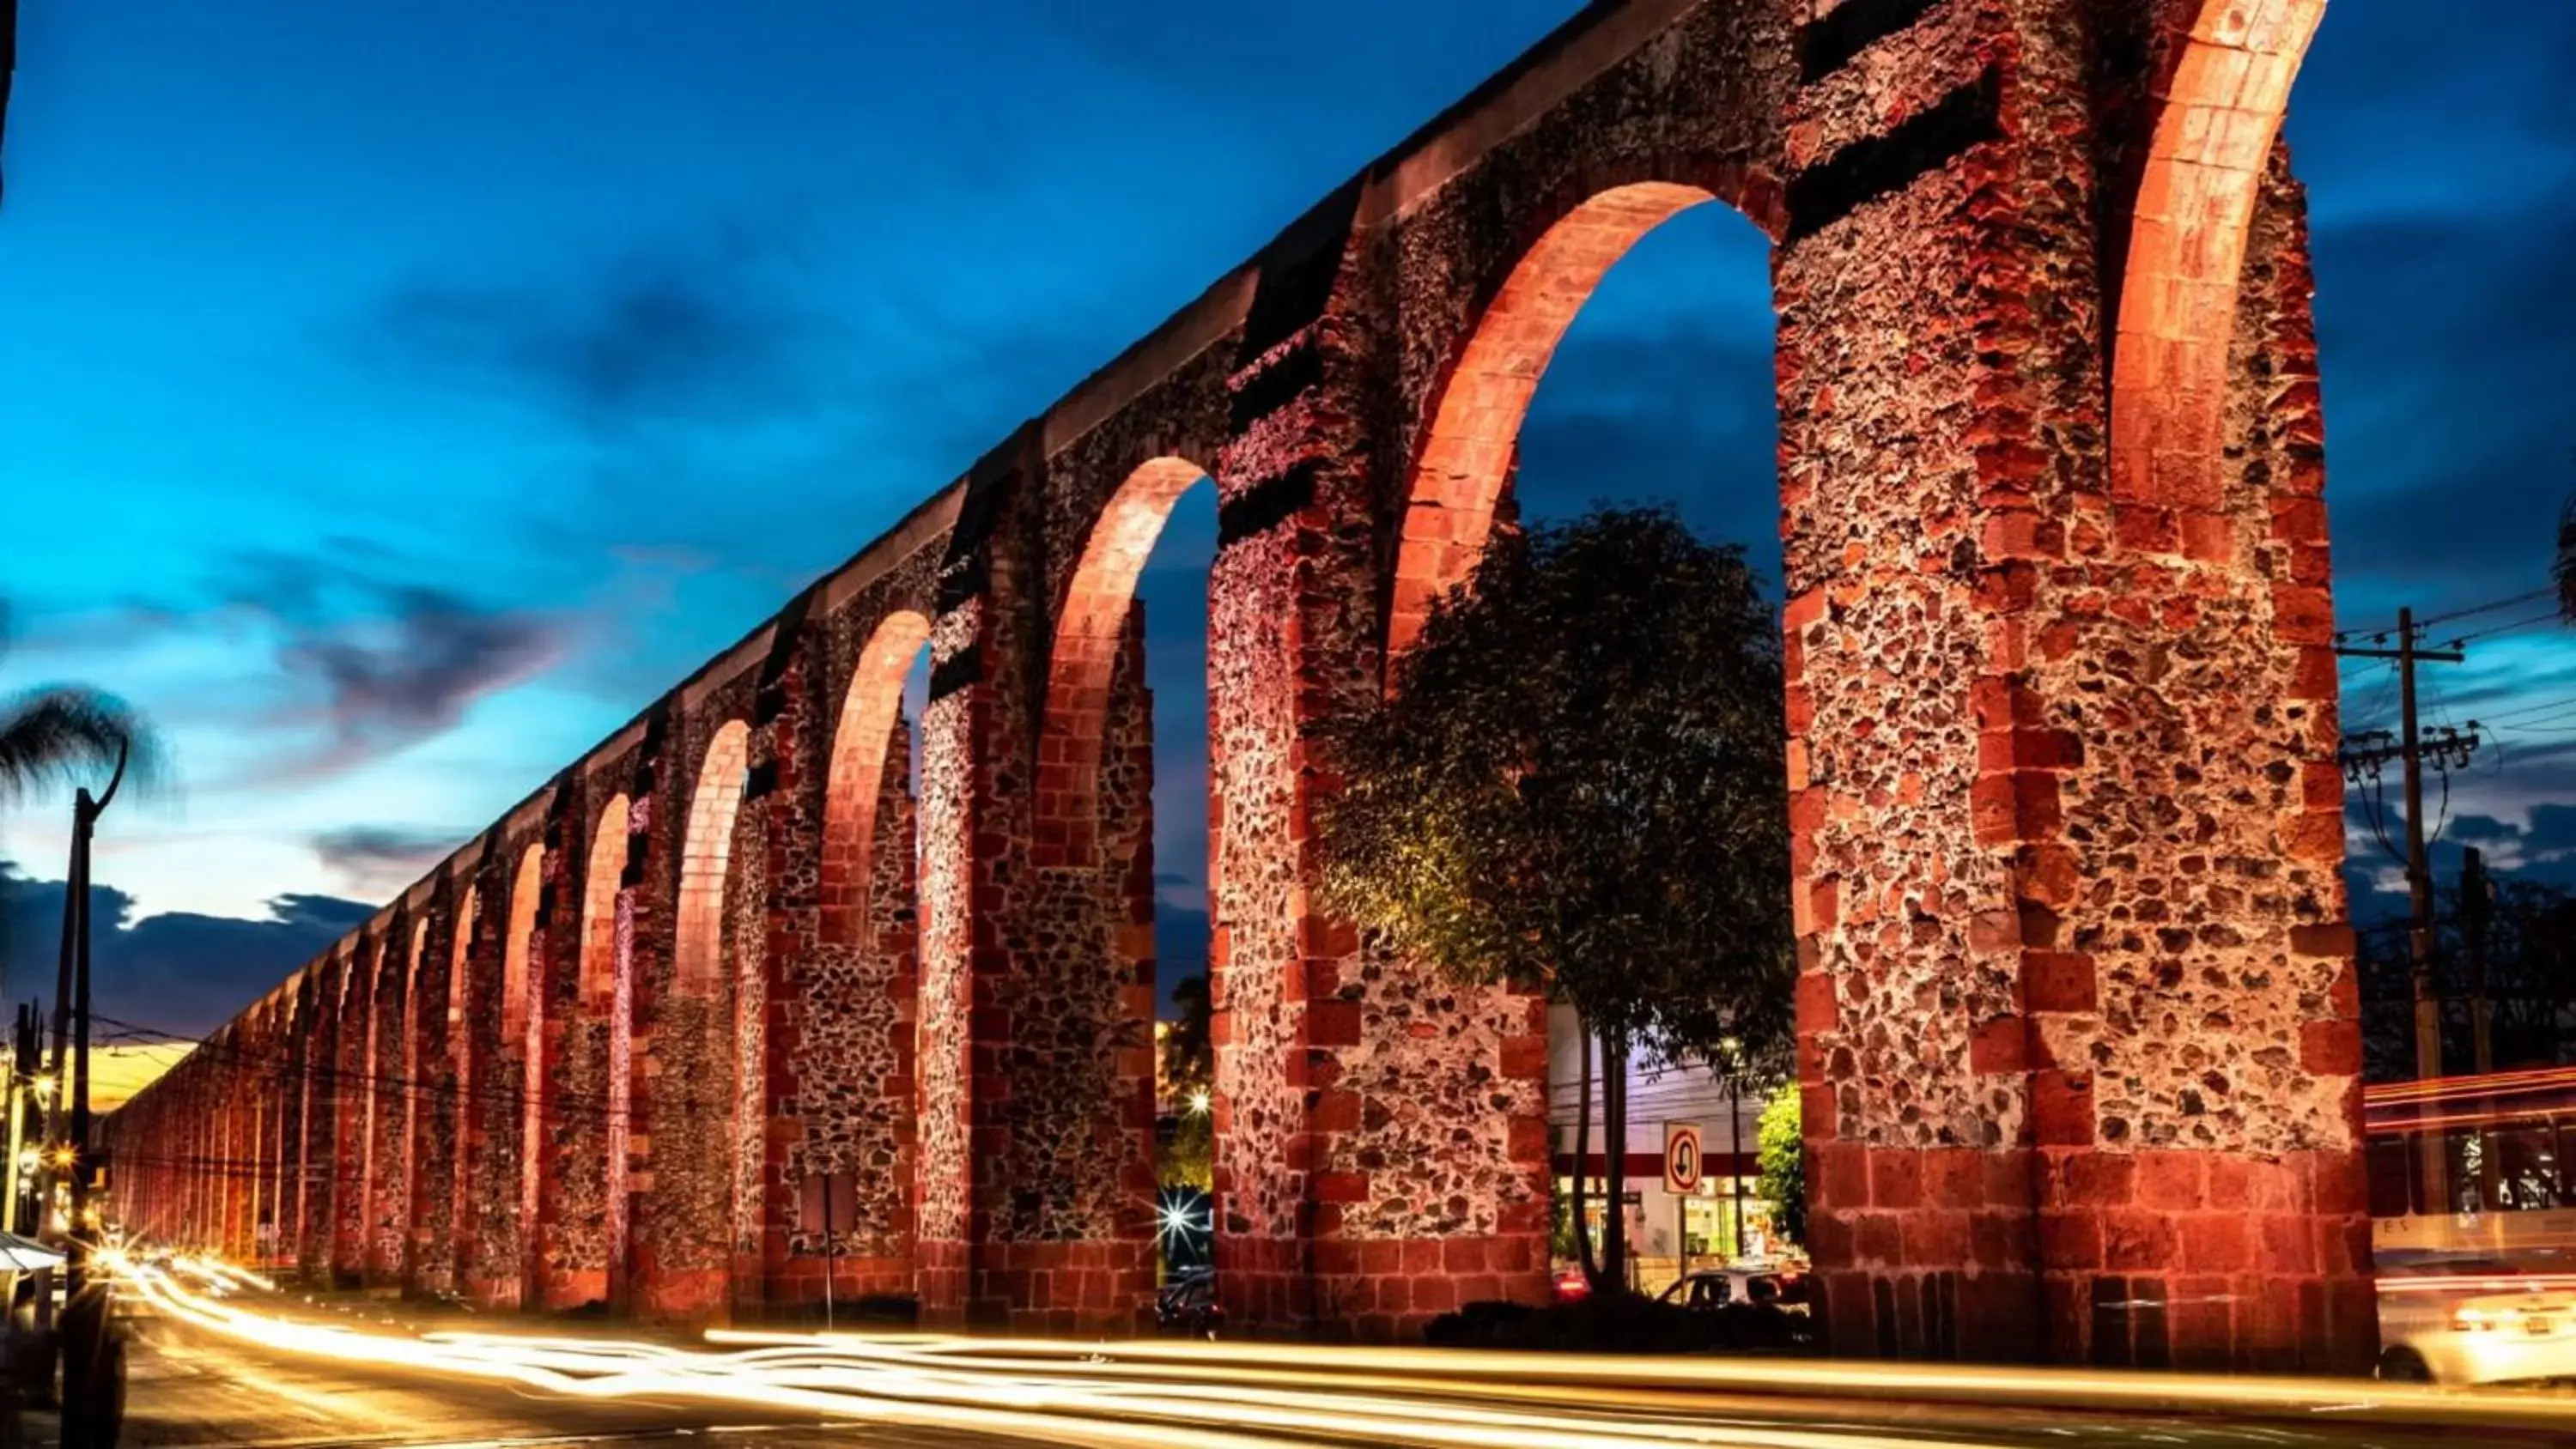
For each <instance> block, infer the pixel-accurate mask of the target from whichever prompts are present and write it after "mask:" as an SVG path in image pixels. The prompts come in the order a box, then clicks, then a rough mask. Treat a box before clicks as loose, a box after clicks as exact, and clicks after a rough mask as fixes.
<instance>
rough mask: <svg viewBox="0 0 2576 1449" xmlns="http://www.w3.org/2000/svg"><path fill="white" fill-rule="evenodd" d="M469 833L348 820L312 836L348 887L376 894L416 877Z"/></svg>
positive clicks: (325, 861) (365, 894)
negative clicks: (352, 823) (339, 826)
mask: <svg viewBox="0 0 2576 1449" xmlns="http://www.w3.org/2000/svg"><path fill="white" fill-rule="evenodd" d="M468 833H470V832H467V831H461V830H445V829H434V828H423V827H419V826H404V825H351V826H343V827H341V828H339V829H336V830H325V831H322V832H320V833H318V834H316V835H315V836H314V837H313V840H312V845H313V853H314V855H316V856H317V857H319V858H320V859H321V861H322V864H323V865H324V866H325V867H326V868H328V869H329V870H330V871H331V872H332V873H333V874H334V875H336V876H338V877H339V878H340V879H341V880H343V881H345V882H347V884H348V888H349V889H350V890H353V891H355V892H357V893H358V894H359V895H360V896H362V897H366V898H368V899H375V900H381V899H383V898H385V897H388V896H391V895H392V894H393V893H394V892H396V891H399V890H401V889H403V888H404V887H405V886H408V885H410V884H411V883H412V882H413V881H415V880H418V879H419V878H420V876H421V874H422V873H423V872H425V871H427V870H428V869H429V868H430V867H432V866H434V865H436V864H438V862H439V861H440V860H441V859H442V858H444V857H445V856H446V855H447V854H448V852H450V851H452V850H454V849H455V848H456V844H457V842H458V841H460V840H462V839H464V838H465V836H466V835H467V834H468Z"/></svg>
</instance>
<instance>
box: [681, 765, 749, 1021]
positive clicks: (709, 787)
mask: <svg viewBox="0 0 2576 1449" xmlns="http://www.w3.org/2000/svg"><path fill="white" fill-rule="evenodd" d="M750 751H751V727H750V726H748V725H746V724H744V723H743V722H742V721H741V720H731V721H728V722H727V723H726V724H725V726H724V727H723V728H722V729H719V730H717V731H716V733H715V738H714V739H712V740H710V741H708V742H707V756H706V762H705V763H704V764H703V765H702V766H700V767H699V770H698V787H697V790H696V791H695V792H694V793H693V794H692V795H691V797H690V800H689V833H688V837H687V844H686V846H685V847H684V848H683V849H682V851H681V854H680V911H679V927H680V930H679V940H678V948H677V953H676V957H675V960H674V962H673V971H672V981H673V983H674V985H673V989H674V990H676V991H677V992H679V993H680V994H681V995H683V996H710V995H713V994H714V993H715V989H716V986H717V983H718V982H719V981H720V980H721V979H722V976H723V972H724V891H725V870H726V867H727V865H728V864H729V863H730V861H731V859H732V856H733V822H734V816H735V815H736V814H738V813H739V812H740V811H741V809H742V790H743V771H744V770H745V769H746V768H747V766H748V761H749V759H750Z"/></svg>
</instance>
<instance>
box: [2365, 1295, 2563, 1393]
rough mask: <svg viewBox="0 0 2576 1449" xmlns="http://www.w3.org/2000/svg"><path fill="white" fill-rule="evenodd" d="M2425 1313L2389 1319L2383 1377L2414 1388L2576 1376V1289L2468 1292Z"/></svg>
mask: <svg viewBox="0 0 2576 1449" xmlns="http://www.w3.org/2000/svg"><path fill="white" fill-rule="evenodd" d="M2441 1306H2442V1307H2443V1308H2445V1309H2447V1311H2446V1312H2442V1313H2440V1314H2439V1315H2438V1316H2433V1317H2430V1318H2429V1321H2428V1319H2427V1316H2426V1315H2423V1314H2420V1313H2418V1314H2401V1315H2390V1316H2389V1317H2388V1318H2387V1320H2385V1321H2384V1322H2383V1324H2382V1328H2381V1335H2380V1336H2381V1338H2382V1340H2383V1342H2384V1343H2385V1347H2383V1348H2382V1349H2381V1350H2380V1354H2379V1376H2380V1377H2381V1378H2383V1379H2389V1380H2394V1381H2398V1382H2409V1383H2434V1384H2494V1383H2509V1382H2515V1381H2523V1382H2530V1381H2535V1380H2544V1379H2576V1289H2569V1288H2533V1289H2521V1290H2516V1291H2512V1292H2504V1293H2471V1294H2468V1295H2466V1296H2464V1297H2459V1298H2454V1299H2451V1300H2449V1301H2448V1302H2447V1303H2446V1304H2443V1305H2441Z"/></svg>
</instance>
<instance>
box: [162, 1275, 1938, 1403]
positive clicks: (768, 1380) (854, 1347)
mask: <svg viewBox="0 0 2576 1449" xmlns="http://www.w3.org/2000/svg"><path fill="white" fill-rule="evenodd" d="M112 1266H113V1267H114V1268H115V1269H116V1270H117V1271H119V1272H120V1273H121V1275H122V1276H123V1277H124V1278H125V1280H126V1281H128V1282H129V1283H131V1284H132V1285H133V1286H134V1287H135V1289H136V1291H137V1292H138V1293H140V1294H141V1296H142V1297H143V1298H144V1299H145V1300H146V1301H148V1302H150V1303H151V1304H152V1305H153V1306H154V1307H156V1308H158V1309H160V1310H161V1311H163V1312H165V1313H168V1314H170V1315H171V1316H172V1317H174V1318H176V1319H179V1320H181V1321H184V1322H188V1323H191V1324H194V1325H196V1326H198V1327H201V1328H205V1329H208V1330H211V1331H213V1332H216V1333H219V1334H223V1335H226V1336H228V1337H232V1338H235V1339H238V1340H240V1341H242V1342H246V1343H251V1344H255V1345H257V1346H259V1347H261V1348H264V1349H269V1350H273V1351H284V1352H291V1353H300V1354H306V1355H311V1356H318V1357H323V1358H328V1359H333V1360H336V1361H339V1362H343V1363H352V1364H362V1365H367V1366H372V1367H380V1368H399V1369H407V1370H414V1371H425V1372H433V1373H447V1374H456V1375H461V1376H466V1377H473V1378H482V1379H488V1380H492V1381H497V1382H507V1383H513V1384H517V1385H520V1386H522V1387H526V1388H531V1389H537V1390H542V1391H548V1392H554V1393H561V1394H565V1395H567V1396H574V1397H582V1398H593V1399H616V1398H691V1399H699V1400H711V1401H721V1402H726V1403H732V1404H738V1405H745V1406H751V1407H758V1408H767V1409H776V1410H784V1411H788V1412H794V1413H811V1414H814V1415H816V1416H818V1417H821V1418H827V1419H834V1420H862V1421H869V1422H877V1423H889V1424H903V1425H910V1426H918V1427H934V1428H951V1429H974V1430H982V1431H985V1432H990V1433H997V1434H1006V1435H1012V1436H1017V1437H1033V1438H1042V1439H1047V1440H1050V1441H1054V1442H1070V1443H1085V1444H1100V1445H1139V1446H1154V1449H1180V1446H1187V1445H1209V1446H1218V1449H1230V1446H1250V1445H1255V1444H1264V1443H1271V1442H1275V1438H1274V1437H1272V1436H1282V1435H1284V1436H1291V1437H1296V1438H1317V1437H1322V1438H1332V1439H1350V1440H1356V1441H1359V1442H1363V1443H1385V1444H1396V1443H1403V1444H1420V1445H1432V1446H1442V1449H1516V1446H1528V1449H1669V1446H1672V1445H1677V1444H1689V1445H1708V1446H1742V1449H1893V1446H1896V1445H1899V1444H1902V1443H1906V1442H1910V1441H1907V1440H1899V1439H1890V1438H1886V1437H1883V1436H1880V1435H1877V1434H1874V1433H1867V1432H1861V1433H1837V1432H1831V1431H1814V1430H1805V1429H1792V1428H1775V1427H1764V1426H1757V1425H1747V1424H1727V1423H1699V1424H1692V1423H1681V1422H1632V1421H1627V1420H1623V1419H1620V1418H1619V1417H1617V1416H1616V1415H1615V1414H1611V1413H1605V1412H1603V1410H1605V1409H1616V1408H1617V1407H1618V1406H1617V1405H1602V1404H1592V1405H1587V1406H1586V1408H1585V1411H1583V1412H1568V1411H1565V1410H1561V1409H1560V1410H1557V1411H1555V1412H1542V1411H1539V1410H1537V1409H1526V1408H1503V1409H1497V1408H1485V1407H1478V1406H1475V1405H1471V1404H1464V1403H1460V1402H1456V1401H1455V1400H1454V1399H1450V1398H1446V1397H1443V1396H1440V1395H1437V1394H1433V1395H1431V1396H1428V1397H1424V1398H1420V1399H1415V1400H1406V1399H1397V1398H1389V1397H1386V1396H1383V1395H1380V1394H1372V1393H1362V1392H1355V1391H1354V1389H1355V1388H1356V1387H1358V1386H1356V1385H1354V1384H1352V1383H1351V1382H1349V1381H1348V1380H1347V1379H1346V1378H1344V1379H1340V1380H1338V1381H1337V1379H1336V1376H1334V1375H1331V1374H1315V1375H1313V1376H1312V1380H1313V1381H1312V1382H1311V1383H1310V1384H1308V1385H1307V1386H1306V1387H1302V1388H1255V1387H1252V1386H1249V1385H1247V1384H1245V1383H1243V1382H1241V1381H1240V1380H1239V1379H1238V1378H1236V1376H1233V1375H1224V1376H1213V1375H1206V1374H1191V1375H1187V1376H1184V1374H1183V1373H1182V1372H1180V1371H1178V1370H1176V1369H1175V1368H1172V1367H1169V1366H1165V1367H1160V1368H1154V1369H1153V1370H1152V1371H1151V1372H1149V1373H1145V1374H1139V1375H1133V1376H1131V1379H1132V1381H1129V1382H1111V1383H1103V1382H1100V1381H1099V1379H1100V1377H1101V1376H1100V1375H1099V1374H1098V1373H1097V1369H1098V1368H1099V1367H1100V1366H1099V1365H1095V1364H1082V1363H1075V1364H1054V1365H1050V1364H1046V1363H1043V1362H1041V1363H1036V1364H1032V1363H1027V1362H1022V1363H1018V1364H994V1365H987V1364H984V1363H980V1362H976V1361H973V1360H968V1359H960V1358H957V1357H955V1356H951V1355H942V1354H940V1353H939V1352H937V1350H939V1349H941V1348H943V1347H945V1346H948V1345H949V1344H950V1342H951V1341H949V1340H945V1339H939V1338H928V1337H924V1338H914V1339H907V1340H898V1341H895V1342H893V1343H886V1342H883V1341H878V1340H853V1339H843V1338H840V1337H837V1336H820V1337H814V1338H810V1339H792V1338H791V1339H790V1340H789V1341H788V1342H785V1343H779V1344H772V1345H768V1346H763V1347H751V1348H744V1349H740V1350H737V1351H734V1352H729V1353H710V1352H697V1351H692V1350H686V1349H678V1348H669V1347H664V1346H661V1345H655V1344H647V1343H636V1342H618V1341H608V1342H600V1341H593V1340H588V1339H581V1338H572V1337H563V1336H552V1335H539V1334H495V1333H452V1334H430V1335H426V1336H422V1337H418V1338H409V1337H397V1336H394V1335H389V1334H372V1333H364V1332H359V1331H356V1330H353V1329H348V1328H343V1327H340V1326H338V1325H332V1324H317V1323H311V1322H305V1321H300V1320H296V1319H291V1318H282V1317H278V1316H275V1315H270V1314H261V1313H255V1312H252V1311H249V1310H246V1309H243V1308H240V1307H237V1306H235V1305H233V1304H231V1303H228V1302H225V1301H222V1299H221V1298H220V1297H218V1296H210V1295H220V1294H222V1293H224V1292H225V1291H226V1290H227V1289H228V1287H229V1286H230V1278H229V1275H228V1274H227V1273H226V1272H225V1271H224V1270H223V1268H222V1267H221V1266H220V1265H215V1264H211V1263H209V1262H206V1261H204V1260H198V1259H181V1260H175V1261H174V1262H173V1263H172V1264H171V1265H170V1269H169V1270H166V1271H165V1270H163V1269H161V1268H157V1267H154V1266H152V1265H150V1264H145V1263H140V1262H136V1261H133V1260H131V1259H126V1258H121V1257H120V1258H118V1259H116V1260H113V1262H112ZM181 1275H186V1276H192V1277H195V1278H197V1279H199V1280H200V1282H201V1283H203V1284H204V1285H205V1287H206V1289H207V1291H206V1292H199V1291H196V1290H193V1289H191V1288H189V1287H187V1286H186V1285H185V1284H183V1283H181V1282H180V1281H179V1279H180V1276H181ZM960 1342H963V1341H960ZM912 1349H927V1350H931V1352H930V1353H929V1354H928V1356H927V1358H926V1359H925V1358H923V1357H922V1356H919V1355H917V1354H915V1353H913V1352H910V1351H909V1350H912ZM1425 1387H1426V1386H1424V1385H1420V1384H1416V1385H1414V1388H1415V1389H1416V1391H1417V1392H1419V1391H1421V1390H1422V1389H1424V1388H1425ZM997 1406H998V1407H997ZM1950 1442H1953V1443H1959V1444H1962V1445H1965V1446H1967V1449H1976V1446H1977V1441H1975V1440H1952V1441H1950Z"/></svg>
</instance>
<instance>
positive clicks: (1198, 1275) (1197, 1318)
mask: <svg viewBox="0 0 2576 1449" xmlns="http://www.w3.org/2000/svg"><path fill="white" fill-rule="evenodd" d="M1154 1322H1155V1326H1156V1327H1158V1328H1159V1329H1161V1330H1162V1331H1163V1332H1165V1333H1177V1334H1184V1335H1187V1336H1188V1337H1191V1338H1214V1337H1216V1331H1217V1329H1218V1327H1219V1326H1220V1325H1222V1324H1223V1323H1224V1322H1225V1309H1224V1307H1223V1306H1222V1305H1220V1304H1219V1303H1218V1302H1217V1301H1216V1270H1215V1269H1214V1268H1207V1267H1197V1268H1182V1269H1179V1270H1177V1271H1175V1272H1174V1273H1173V1274H1172V1275H1171V1276H1170V1277H1169V1278H1167V1279H1165V1280H1164V1281H1163V1287H1162V1291H1161V1292H1159V1293H1156V1294H1155V1295H1154Z"/></svg>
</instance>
